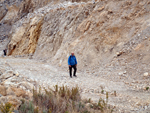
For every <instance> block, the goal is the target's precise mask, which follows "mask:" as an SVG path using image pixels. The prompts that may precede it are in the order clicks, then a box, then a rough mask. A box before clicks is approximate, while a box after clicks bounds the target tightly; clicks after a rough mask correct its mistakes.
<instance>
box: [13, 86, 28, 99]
mask: <svg viewBox="0 0 150 113" xmlns="http://www.w3.org/2000/svg"><path fill="white" fill-rule="evenodd" d="M11 89H12V91H13V92H14V93H15V95H16V96H17V97H25V96H26V91H24V90H23V89H21V88H15V87H12V88H11Z"/></svg>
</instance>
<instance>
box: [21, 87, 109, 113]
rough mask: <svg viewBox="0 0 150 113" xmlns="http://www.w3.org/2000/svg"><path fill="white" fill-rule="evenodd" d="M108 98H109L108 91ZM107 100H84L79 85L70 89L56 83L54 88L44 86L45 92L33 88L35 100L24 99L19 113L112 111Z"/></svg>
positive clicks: (99, 112)
mask: <svg viewBox="0 0 150 113" xmlns="http://www.w3.org/2000/svg"><path fill="white" fill-rule="evenodd" d="M106 99H107V100H108V93H107V95H106ZM107 102H108V101H104V100H103V99H102V98H100V100H99V102H98V103H92V102H91V99H89V100H88V101H83V100H81V96H80V93H79V87H77V86H76V87H73V88H71V89H70V88H68V87H67V86H62V87H58V85H55V86H54V89H51V88H48V89H45V88H44V92H42V91H41V88H39V89H38V91H37V90H34V89H33V101H29V102H27V101H24V100H22V104H21V106H20V108H19V113H28V112H31V113H91V112H92V113H93V112H94V113H101V112H104V113H105V111H107V113H110V112H111V110H110V108H108V105H107ZM89 103H90V106H89ZM87 104H88V106H87Z"/></svg>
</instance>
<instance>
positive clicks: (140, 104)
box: [0, 57, 150, 113]
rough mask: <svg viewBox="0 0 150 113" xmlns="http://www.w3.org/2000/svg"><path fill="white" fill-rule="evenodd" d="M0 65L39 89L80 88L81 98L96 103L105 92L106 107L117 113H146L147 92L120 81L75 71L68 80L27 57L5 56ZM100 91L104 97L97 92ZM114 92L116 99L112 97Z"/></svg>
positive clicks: (148, 104)
mask: <svg viewBox="0 0 150 113" xmlns="http://www.w3.org/2000/svg"><path fill="white" fill-rule="evenodd" d="M0 62H6V63H8V64H9V65H10V66H11V67H12V68H13V69H15V70H16V71H18V72H19V73H20V75H21V76H26V77H28V78H30V79H33V80H36V81H38V82H39V83H40V84H41V85H42V86H45V87H47V86H51V87H53V86H54V85H56V84H58V85H59V86H60V85H67V86H69V87H73V86H76V85H78V86H79V87H80V88H81V95H82V98H87V99H89V98H91V99H92V100H93V101H95V102H97V101H98V100H99V98H100V97H102V98H105V93H106V92H109V104H111V105H114V106H116V107H119V109H120V112H121V111H122V112H137V111H139V112H146V113H148V112H149V111H150V94H149V93H148V92H142V91H136V90H134V89H132V88H130V87H128V86H127V85H126V84H125V83H123V82H114V81H112V80H111V79H104V78H102V77H100V76H95V75H88V74H87V73H82V72H78V73H77V75H78V77H77V78H75V77H73V78H70V77H69V75H68V72H65V71H62V70H61V69H59V68H56V67H54V66H51V65H50V64H48V63H43V62H38V61H35V60H31V59H27V58H14V57H5V58H0ZM102 89H103V90H104V94H102V93H101V91H102ZM114 91H116V92H117V96H115V95H114Z"/></svg>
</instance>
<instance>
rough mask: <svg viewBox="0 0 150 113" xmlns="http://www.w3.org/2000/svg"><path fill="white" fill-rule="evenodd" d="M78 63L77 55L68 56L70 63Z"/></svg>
mask: <svg viewBox="0 0 150 113" xmlns="http://www.w3.org/2000/svg"><path fill="white" fill-rule="evenodd" d="M76 64H77V60H76V57H75V56H72V55H70V56H69V58H68V65H72V66H73V65H76Z"/></svg>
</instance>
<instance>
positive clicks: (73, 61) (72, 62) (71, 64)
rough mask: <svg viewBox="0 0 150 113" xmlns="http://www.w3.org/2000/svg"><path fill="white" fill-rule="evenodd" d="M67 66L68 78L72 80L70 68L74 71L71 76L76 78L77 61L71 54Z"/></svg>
mask: <svg viewBox="0 0 150 113" xmlns="http://www.w3.org/2000/svg"><path fill="white" fill-rule="evenodd" d="M68 65H69V73H70V78H72V68H73V69H74V73H73V76H74V77H77V76H76V71H77V59H76V57H75V55H74V53H71V55H70V56H69V58H68Z"/></svg>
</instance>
